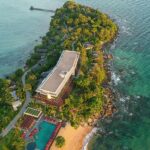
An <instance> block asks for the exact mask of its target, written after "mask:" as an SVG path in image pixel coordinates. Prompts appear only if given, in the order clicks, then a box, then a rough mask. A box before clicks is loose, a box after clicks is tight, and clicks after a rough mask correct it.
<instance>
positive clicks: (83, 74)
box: [28, 2, 118, 126]
mask: <svg viewBox="0 0 150 150" xmlns="http://www.w3.org/2000/svg"><path fill="white" fill-rule="evenodd" d="M117 30H118V29H117V25H116V24H115V23H114V22H113V21H112V20H111V19H110V18H109V17H108V16H107V15H106V14H103V13H101V12H99V11H98V10H94V9H92V8H90V7H86V6H83V5H80V4H76V3H74V2H66V3H65V4H64V6H63V7H62V8H60V9H57V10H56V12H55V15H54V16H53V17H52V20H51V23H50V29H49V32H48V33H47V34H46V36H45V37H43V39H42V44H41V45H38V46H36V47H35V52H37V51H40V50H41V51H42V50H45V49H46V50H47V54H46V63H45V64H44V65H42V66H41V67H39V68H38V69H36V70H34V71H32V72H31V73H30V75H29V76H28V81H29V82H28V83H29V84H31V87H32V89H35V87H36V85H37V81H38V79H39V78H40V75H41V73H42V72H43V71H47V70H49V69H50V68H52V67H53V66H54V65H55V64H56V62H57V60H58V59H59V56H60V54H61V52H62V51H63V50H65V49H69V50H75V51H78V52H80V67H79V73H78V76H77V77H76V78H75V79H74V88H73V91H72V92H71V94H70V96H69V98H67V99H66V100H65V104H64V106H63V107H62V108H61V111H60V112H58V111H57V109H55V108H51V109H48V108H47V106H46V108H45V110H46V111H45V112H46V113H47V114H48V115H54V116H57V117H58V118H61V119H63V120H66V121H70V122H71V124H72V125H73V126H78V125H79V123H82V122H85V121H87V120H88V118H90V117H93V115H95V114H97V113H98V114H99V113H100V112H101V110H102V108H103V104H104V98H103V92H104V89H103V88H102V83H103V82H104V81H105V80H106V79H107V76H106V71H105V69H104V59H103V51H102V46H103V45H104V44H107V43H109V42H111V41H112V40H113V39H114V38H115V36H116V34H117ZM87 43H88V44H90V45H93V47H91V48H89V49H87V48H86V47H85V44H87ZM33 56H34V57H31V59H30V60H28V65H33V64H34V63H32V62H37V61H38V59H39V58H38V57H39V53H35V54H33ZM35 56H36V57H35ZM33 58H38V59H35V60H33ZM36 60H37V61H36Z"/></svg>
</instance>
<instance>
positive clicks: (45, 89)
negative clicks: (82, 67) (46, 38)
mask: <svg viewBox="0 0 150 150" xmlns="http://www.w3.org/2000/svg"><path fill="white" fill-rule="evenodd" d="M79 56H80V54H79V52H76V51H69V50H64V51H63V52H62V54H61V56H60V58H59V60H58V62H57V64H56V66H55V67H54V68H53V70H52V71H51V72H50V73H49V74H48V76H47V77H46V78H45V79H44V80H43V82H42V83H41V84H40V85H39V87H38V88H37V90H36V92H37V93H38V94H40V95H44V96H46V97H47V99H49V100H50V99H55V98H57V97H58V96H59V94H60V93H61V92H62V89H63V88H64V86H65V85H66V83H67V82H68V81H69V79H70V78H71V76H74V75H75V71H76V68H77V64H78V60H79Z"/></svg>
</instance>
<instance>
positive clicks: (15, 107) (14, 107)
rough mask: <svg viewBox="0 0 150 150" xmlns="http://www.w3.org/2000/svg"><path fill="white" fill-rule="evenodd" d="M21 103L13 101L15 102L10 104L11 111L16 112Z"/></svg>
mask: <svg viewBox="0 0 150 150" xmlns="http://www.w3.org/2000/svg"><path fill="white" fill-rule="evenodd" d="M21 104H22V103H21V101H19V100H18V101H15V102H12V107H13V109H14V110H15V111H16V110H17V108H18V107H19V106H21Z"/></svg>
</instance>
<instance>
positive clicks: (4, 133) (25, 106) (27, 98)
mask: <svg viewBox="0 0 150 150" xmlns="http://www.w3.org/2000/svg"><path fill="white" fill-rule="evenodd" d="M30 71H31V69H29V70H27V71H26V72H25V73H24V74H23V76H22V79H21V80H22V84H23V86H25V78H26V75H27V74H28V72H30ZM30 97H31V94H30V92H28V91H26V100H25V102H24V104H23V106H22V108H21V110H20V112H19V113H18V114H17V115H16V116H15V117H14V119H13V120H12V121H11V122H10V123H9V124H8V125H7V127H6V128H5V129H4V130H3V131H2V132H1V134H0V136H1V137H4V136H5V135H7V134H8V133H9V131H10V130H11V129H12V128H13V127H15V125H16V122H17V121H18V120H19V118H20V117H21V116H22V115H23V113H24V111H25V110H26V108H27V106H28V104H29V103H30V102H31V98H30Z"/></svg>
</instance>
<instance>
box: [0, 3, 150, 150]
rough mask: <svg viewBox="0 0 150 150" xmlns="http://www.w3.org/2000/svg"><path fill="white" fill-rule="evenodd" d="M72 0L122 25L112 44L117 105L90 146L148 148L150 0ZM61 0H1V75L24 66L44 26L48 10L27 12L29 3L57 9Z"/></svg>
mask: <svg viewBox="0 0 150 150" xmlns="http://www.w3.org/2000/svg"><path fill="white" fill-rule="evenodd" d="M76 1H77V2H80V3H82V4H86V5H89V6H91V7H94V8H97V9H99V10H102V11H103V12H105V13H107V14H109V15H110V16H111V17H112V18H114V19H115V20H116V22H117V23H118V24H119V27H120V34H119V37H118V39H117V42H116V43H115V44H114V45H113V46H112V53H113V55H114V61H113V71H114V76H113V79H114V81H115V89H116V90H117V91H118V92H119V98H118V99H117V103H116V105H117V108H118V110H119V111H118V113H117V114H116V115H115V116H114V117H113V118H112V121H111V122H110V121H107V120H104V121H101V122H100V127H101V128H102V129H103V130H104V131H105V134H103V135H102V134H100V135H98V136H97V137H94V138H93V141H92V143H93V144H92V145H91V146H90V147H91V149H92V150H128V149H130V150H131V149H132V150H149V149H150V129H149V126H150V118H149V116H150V90H149V89H150V82H149V77H150V46H149V45H150V41H149V40H150V1H149V0H142V1H140V0H134V1H133V0H107V1H104V0H90V1H88V0H76ZM64 2H65V0H51V1H50V0H47V1H46V0H45V1H40V0H30V1H25V0H22V1H19V0H17V2H16V0H9V2H8V1H5V0H1V1H0V11H1V13H0V19H1V21H0V75H1V76H2V75H4V74H7V73H10V72H12V71H14V70H15V68H18V67H21V66H23V62H24V61H25V60H26V58H27V57H28V56H29V53H30V52H31V49H32V48H33V46H34V45H35V44H36V42H35V40H36V39H39V36H41V35H44V34H45V33H46V31H47V30H48V26H49V21H50V16H51V14H49V13H43V12H30V11H29V10H28V9H29V7H30V6H31V5H33V6H38V7H44V8H50V9H55V8H57V7H60V6H61V5H62V4H63V3H64ZM6 10H7V11H6ZM8 16H9V17H8ZM22 33H23V34H22ZM12 62H13V63H12ZM107 122H110V123H107Z"/></svg>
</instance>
